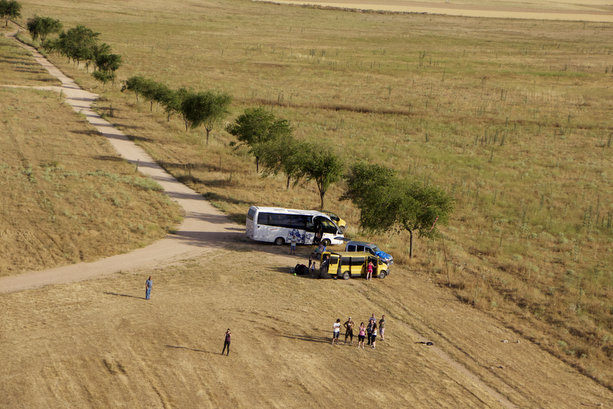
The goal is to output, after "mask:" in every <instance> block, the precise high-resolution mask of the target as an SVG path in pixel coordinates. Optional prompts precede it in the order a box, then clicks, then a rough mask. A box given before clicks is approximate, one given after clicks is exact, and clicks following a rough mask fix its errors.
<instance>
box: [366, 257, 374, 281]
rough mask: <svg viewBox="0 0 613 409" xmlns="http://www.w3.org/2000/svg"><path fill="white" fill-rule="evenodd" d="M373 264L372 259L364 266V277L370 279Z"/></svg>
mask: <svg viewBox="0 0 613 409" xmlns="http://www.w3.org/2000/svg"><path fill="white" fill-rule="evenodd" d="M373 267H374V266H373V264H372V261H369V262H368V266H367V267H366V279H367V280H370V279H372V270H373Z"/></svg>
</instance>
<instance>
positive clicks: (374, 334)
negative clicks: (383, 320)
mask: <svg viewBox="0 0 613 409" xmlns="http://www.w3.org/2000/svg"><path fill="white" fill-rule="evenodd" d="M370 339H371V344H372V347H373V348H374V347H375V343H376V342H377V324H376V323H375V324H373V326H372V335H371V336H370Z"/></svg>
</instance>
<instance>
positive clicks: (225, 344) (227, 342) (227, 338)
mask: <svg viewBox="0 0 613 409" xmlns="http://www.w3.org/2000/svg"><path fill="white" fill-rule="evenodd" d="M231 338H232V333H231V332H230V328H228V329H227V330H226V336H225V338H224V341H223V349H222V350H221V354H222V355H223V353H224V352H226V347H227V348H228V352H226V356H228V355H230V339H231Z"/></svg>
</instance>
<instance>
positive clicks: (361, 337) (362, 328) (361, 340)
mask: <svg viewBox="0 0 613 409" xmlns="http://www.w3.org/2000/svg"><path fill="white" fill-rule="evenodd" d="M365 336H366V327H365V326H364V322H362V323H360V329H359V330H358V348H359V347H360V345H361V346H362V349H364V337H365Z"/></svg>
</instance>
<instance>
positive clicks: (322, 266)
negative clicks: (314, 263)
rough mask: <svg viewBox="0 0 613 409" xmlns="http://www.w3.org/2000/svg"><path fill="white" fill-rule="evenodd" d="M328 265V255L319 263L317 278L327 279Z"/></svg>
mask: <svg viewBox="0 0 613 409" xmlns="http://www.w3.org/2000/svg"><path fill="white" fill-rule="evenodd" d="M329 265H330V260H329V257H328V255H327V254H326V256H324V259H323V260H322V261H321V263H319V278H327V277H328V267H329Z"/></svg>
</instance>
